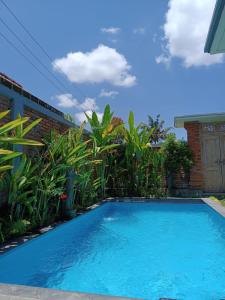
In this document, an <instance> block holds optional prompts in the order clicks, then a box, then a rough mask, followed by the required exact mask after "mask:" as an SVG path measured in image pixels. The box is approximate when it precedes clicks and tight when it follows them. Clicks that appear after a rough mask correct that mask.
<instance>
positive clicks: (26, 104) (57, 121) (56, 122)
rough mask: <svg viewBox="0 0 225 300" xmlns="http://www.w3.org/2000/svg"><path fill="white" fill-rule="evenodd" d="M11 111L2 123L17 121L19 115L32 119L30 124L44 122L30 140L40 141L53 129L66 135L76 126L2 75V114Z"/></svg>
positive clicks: (29, 136) (34, 130)
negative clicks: (37, 120)
mask: <svg viewBox="0 0 225 300" xmlns="http://www.w3.org/2000/svg"><path fill="white" fill-rule="evenodd" d="M6 110H10V115H8V116H7V118H5V119H4V120H2V122H5V121H10V120H13V119H15V118H16V117H17V116H18V114H20V115H21V116H27V117H29V118H30V120H29V122H32V121H34V120H36V119H37V118H41V119H42V121H41V122H40V123H39V124H38V125H37V126H36V127H34V128H33V129H32V131H30V133H29V134H28V136H27V137H28V138H31V139H35V140H40V139H41V138H43V137H45V136H46V134H48V133H49V132H50V131H51V129H55V130H56V131H57V132H58V133H64V132H65V131H67V130H68V129H69V128H70V127H74V126H75V124H73V123H72V122H70V121H68V120H66V119H65V118H64V114H63V113H62V112H61V111H59V110H57V109H56V108H54V107H53V106H51V105H49V104H47V103H46V102H44V101H43V100H41V99H39V98H37V97H35V96H34V95H32V94H31V93H29V92H28V91H26V90H25V89H24V88H23V87H22V86H21V85H20V84H19V83H17V82H15V81H14V80H13V79H11V78H9V77H8V76H6V75H5V74H3V73H0V112H1V111H6Z"/></svg>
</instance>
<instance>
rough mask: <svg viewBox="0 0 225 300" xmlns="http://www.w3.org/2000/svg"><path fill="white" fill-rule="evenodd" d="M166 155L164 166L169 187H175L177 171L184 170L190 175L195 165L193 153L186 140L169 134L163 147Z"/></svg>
mask: <svg viewBox="0 0 225 300" xmlns="http://www.w3.org/2000/svg"><path fill="white" fill-rule="evenodd" d="M161 152H162V154H163V157H164V168H165V171H166V175H167V178H168V179H169V182H168V186H169V189H171V188H172V187H173V183H174V182H173V181H174V177H175V175H176V174H177V172H181V171H183V172H184V174H185V176H186V177H188V176H189V173H190V170H191V167H192V165H193V155H192V152H191V150H190V148H189V146H188V144H187V142H186V141H183V140H176V137H175V135H174V134H170V135H168V137H167V139H166V141H165V143H164V144H163V146H162V148H161Z"/></svg>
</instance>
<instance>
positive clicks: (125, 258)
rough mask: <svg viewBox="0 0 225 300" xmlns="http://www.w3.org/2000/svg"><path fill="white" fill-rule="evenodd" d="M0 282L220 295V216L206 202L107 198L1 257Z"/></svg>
mask: <svg viewBox="0 0 225 300" xmlns="http://www.w3.org/2000/svg"><path fill="white" fill-rule="evenodd" d="M0 282H4V283H15V284H25V285H30V286H38V287H48V288H56V289H62V290H70V291H81V292H90V293H99V294H106V295H115V296H128V297H139V298H144V299H152V300H154V299H159V298H160V297H168V298H169V297H170V298H176V299H191V300H195V299H201V300H202V299H203V300H207V299H210V300H212V299H216V300H218V299H225V219H224V218H222V217H221V216H220V215H219V214H217V213H216V212H215V211H213V210H212V209H211V208H209V207H208V206H207V205H205V204H172V203H171V204H168V203H122V202H121V203H107V204H104V205H102V206H101V207H99V208H97V209H95V210H93V211H91V212H89V213H87V214H85V215H83V216H81V217H78V218H76V219H74V220H73V221H71V222H68V223H66V224H64V225H61V226H59V227H58V228H57V229H55V230H53V231H51V232H49V233H47V234H44V235H42V236H41V237H39V238H36V239H34V240H33V241H31V242H28V243H26V244H24V245H23V246H20V247H18V248H17V249H15V250H12V251H10V252H8V253H7V254H4V255H2V256H0Z"/></svg>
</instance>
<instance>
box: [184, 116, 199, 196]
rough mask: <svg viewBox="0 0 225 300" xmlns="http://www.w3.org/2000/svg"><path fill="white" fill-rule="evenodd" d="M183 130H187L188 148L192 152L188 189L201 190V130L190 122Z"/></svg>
mask: <svg viewBox="0 0 225 300" xmlns="http://www.w3.org/2000/svg"><path fill="white" fill-rule="evenodd" d="M184 128H185V129H186V130H187V140H188V144H189V147H190V148H191V150H192V152H193V158H194V166H193V168H192V170H191V174H190V175H191V176H190V187H191V188H192V189H197V190H203V189H204V178H203V168H202V158H201V139H200V135H201V130H200V129H201V128H200V123H198V122H190V123H185V124H184Z"/></svg>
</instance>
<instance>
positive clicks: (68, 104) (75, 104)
mask: <svg viewBox="0 0 225 300" xmlns="http://www.w3.org/2000/svg"><path fill="white" fill-rule="evenodd" d="M56 99H57V100H58V106H60V107H64V108H76V109H77V110H78V111H80V112H77V113H75V118H76V120H77V121H78V122H79V123H82V122H84V121H87V119H86V116H85V113H86V114H87V115H89V116H91V114H92V112H93V111H96V113H97V115H98V117H99V118H100V120H101V119H102V116H103V113H101V112H98V110H99V107H98V106H97V104H96V100H95V99H94V98H85V99H84V101H83V102H79V101H77V99H75V98H73V95H72V94H69V93H68V94H61V95H57V96H56Z"/></svg>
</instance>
